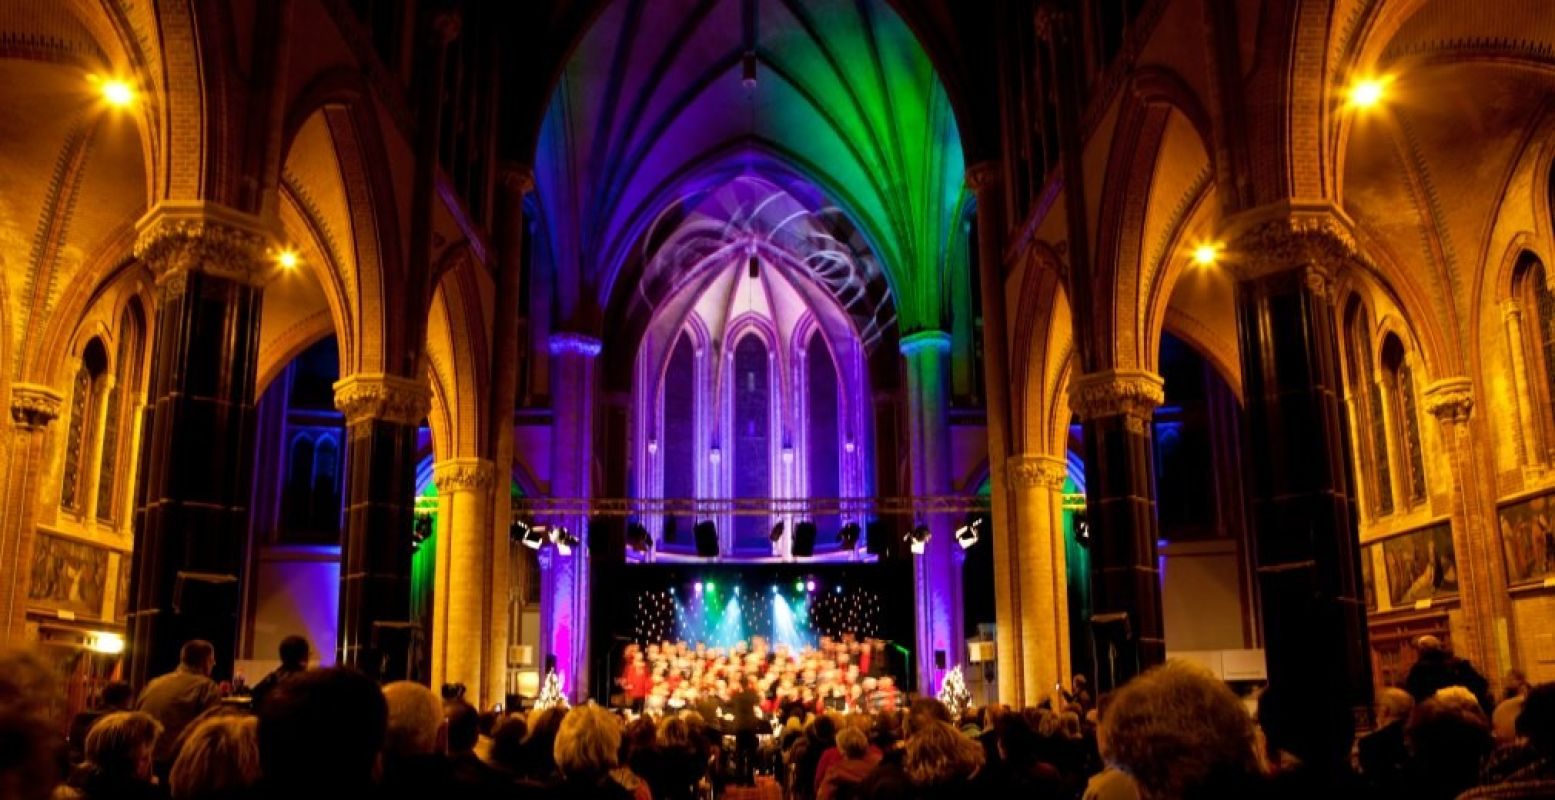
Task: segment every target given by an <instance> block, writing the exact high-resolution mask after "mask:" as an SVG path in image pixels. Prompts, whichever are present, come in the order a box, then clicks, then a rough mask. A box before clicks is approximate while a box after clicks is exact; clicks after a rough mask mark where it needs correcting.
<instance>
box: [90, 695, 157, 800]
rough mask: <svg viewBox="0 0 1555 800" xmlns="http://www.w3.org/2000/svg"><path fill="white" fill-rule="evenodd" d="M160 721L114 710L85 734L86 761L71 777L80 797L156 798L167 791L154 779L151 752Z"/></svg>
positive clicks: (106, 799)
mask: <svg viewBox="0 0 1555 800" xmlns="http://www.w3.org/2000/svg"><path fill="white" fill-rule="evenodd" d="M160 735H162V724H161V723H159V722H157V721H156V720H155V719H153V718H152V716H151V715H150V714H146V713H144V712H140V711H116V712H114V713H112V714H109V715H107V716H105V717H103V718H102V719H100V720H98V721H97V724H96V725H93V726H92V730H91V732H90V733H88V734H87V735H86V762H85V763H83V764H82V765H81V766H80V767H79V768H78V769H77V770H76V772H75V774H74V775H72V776H71V777H70V786H71V788H73V789H75V790H76V792H77V795H76V796H77V797H80V798H83V800H155V798H161V797H166V796H167V793H166V792H164V791H162V788H161V787H160V786H158V785H157V783H156V776H155V773H154V772H153V771H152V756H153V754H154V752H155V748H156V745H157V737H158V736H160Z"/></svg>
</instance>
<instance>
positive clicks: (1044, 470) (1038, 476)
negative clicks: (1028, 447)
mask: <svg viewBox="0 0 1555 800" xmlns="http://www.w3.org/2000/svg"><path fill="white" fill-rule="evenodd" d="M1004 475H1005V480H1006V481H1007V482H1008V483H1009V486H1010V488H1011V489H1014V490H1016V491H1019V490H1021V489H1036V488H1044V489H1051V490H1052V491H1055V492H1058V491H1062V490H1063V488H1064V480H1065V479H1066V478H1068V477H1069V465H1068V464H1067V463H1065V462H1064V460H1063V459H1062V458H1054V457H1053V456H1029V455H1023V456H1010V457H1009V458H1007V459H1005V460H1004Z"/></svg>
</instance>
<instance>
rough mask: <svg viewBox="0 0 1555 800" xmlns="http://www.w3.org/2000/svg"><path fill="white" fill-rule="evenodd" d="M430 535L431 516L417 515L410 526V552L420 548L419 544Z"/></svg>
mask: <svg viewBox="0 0 1555 800" xmlns="http://www.w3.org/2000/svg"><path fill="white" fill-rule="evenodd" d="M431 535H432V515H431V514H417V515H416V521H415V522H414V523H413V524H412V525H411V526H410V547H411V549H412V550H415V549H416V548H419V547H421V543H422V542H424V541H426V540H427V539H428V538H429V537H431Z"/></svg>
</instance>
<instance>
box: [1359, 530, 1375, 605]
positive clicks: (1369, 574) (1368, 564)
mask: <svg viewBox="0 0 1555 800" xmlns="http://www.w3.org/2000/svg"><path fill="white" fill-rule="evenodd" d="M1376 549H1377V548H1376V546H1375V545H1373V546H1371V547H1363V548H1361V588H1363V589H1364V590H1365V591H1366V610H1367V611H1376V610H1377V568H1376V566H1375V564H1376V561H1374V560H1373V558H1372V557H1373V556H1375V555H1376V553H1375V552H1374V551H1375V550H1376Z"/></svg>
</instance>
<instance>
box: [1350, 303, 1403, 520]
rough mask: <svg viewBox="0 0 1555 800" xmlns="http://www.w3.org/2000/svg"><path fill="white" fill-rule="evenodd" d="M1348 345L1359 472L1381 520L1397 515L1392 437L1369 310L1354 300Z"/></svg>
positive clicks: (1372, 505)
mask: <svg viewBox="0 0 1555 800" xmlns="http://www.w3.org/2000/svg"><path fill="white" fill-rule="evenodd" d="M1345 344H1346V349H1347V350H1348V351H1349V352H1348V354H1347V355H1348V361H1349V363H1348V365H1347V366H1348V370H1347V372H1348V374H1347V375H1346V378H1347V379H1348V381H1349V384H1350V398H1351V402H1352V404H1353V405H1354V408H1355V417H1356V419H1355V431H1356V449H1357V450H1358V451H1359V453H1360V462H1361V463H1360V464H1359V471H1360V472H1361V474H1363V475H1366V476H1369V477H1371V480H1370V481H1368V482H1366V485H1367V487H1368V489H1369V490H1370V493H1371V507H1372V511H1373V513H1375V514H1376V515H1377V516H1383V515H1386V514H1391V513H1393V475H1392V470H1390V469H1389V468H1388V434H1387V429H1386V427H1385V426H1384V424H1383V416H1382V389H1381V387H1379V386H1378V385H1377V376H1376V372H1375V366H1374V364H1375V362H1373V361H1372V357H1371V353H1372V350H1371V326H1370V324H1369V322H1368V320H1367V317H1366V308H1365V307H1364V306H1362V305H1361V303H1360V300H1359V299H1352V300H1351V301H1350V305H1349V308H1348V309H1347V310H1346V313H1345Z"/></svg>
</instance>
